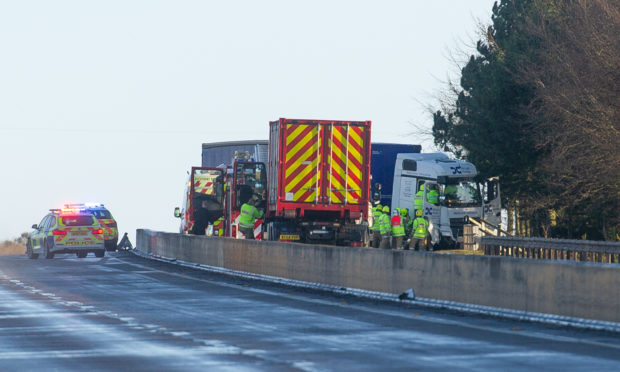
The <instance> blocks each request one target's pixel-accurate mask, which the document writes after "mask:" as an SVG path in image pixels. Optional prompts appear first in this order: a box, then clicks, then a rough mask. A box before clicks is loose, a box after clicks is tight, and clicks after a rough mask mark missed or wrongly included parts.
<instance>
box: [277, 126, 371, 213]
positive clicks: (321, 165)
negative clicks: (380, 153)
mask: <svg viewBox="0 0 620 372" xmlns="http://www.w3.org/2000/svg"><path fill="white" fill-rule="evenodd" d="M282 130H283V131H284V133H283V142H284V146H283V148H284V151H283V154H282V155H283V158H284V172H285V173H284V176H283V180H282V181H283V182H282V187H283V190H284V200H285V201H287V202H296V203H315V204H363V203H365V201H366V199H367V193H368V191H367V190H365V188H367V177H368V174H367V173H368V169H366V168H367V166H366V167H365V165H364V164H367V163H368V161H366V160H365V158H366V157H368V156H369V155H368V154H367V150H365V149H367V148H368V147H369V144H368V143H366V142H367V141H369V138H370V136H369V133H368V131H369V130H370V129H369V127H367V126H364V125H363V124H362V123H360V124H356V123H329V122H301V123H300V122H297V123H286V124H284V125H283V128H282ZM365 181H366V182H365Z"/></svg>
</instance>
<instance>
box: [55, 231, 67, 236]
mask: <svg viewBox="0 0 620 372" xmlns="http://www.w3.org/2000/svg"><path fill="white" fill-rule="evenodd" d="M52 234H54V235H67V232H66V231H63V230H52Z"/></svg>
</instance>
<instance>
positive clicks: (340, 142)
mask: <svg viewBox="0 0 620 372" xmlns="http://www.w3.org/2000/svg"><path fill="white" fill-rule="evenodd" d="M330 129H331V134H330V137H329V138H330V143H329V145H330V146H329V147H330V154H331V156H330V170H329V186H328V187H329V200H330V202H331V203H333V204H345V203H346V204H358V203H360V199H361V197H362V184H363V182H362V179H363V175H362V169H363V168H362V163H363V151H362V146H363V128H361V127H359V126H355V125H334V126H331V128H330Z"/></svg>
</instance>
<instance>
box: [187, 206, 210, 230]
mask: <svg viewBox="0 0 620 372" xmlns="http://www.w3.org/2000/svg"><path fill="white" fill-rule="evenodd" d="M208 208H209V202H208V201H206V200H203V201H202V203H201V204H200V207H199V208H196V211H195V212H194V226H192V230H191V233H192V234H194V235H205V234H206V229H207V227H208V226H209V216H210V214H209V210H208Z"/></svg>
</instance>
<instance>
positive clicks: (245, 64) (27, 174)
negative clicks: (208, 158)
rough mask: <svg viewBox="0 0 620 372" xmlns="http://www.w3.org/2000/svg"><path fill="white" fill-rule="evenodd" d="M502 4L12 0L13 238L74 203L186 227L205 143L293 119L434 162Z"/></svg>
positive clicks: (3, 43) (4, 14)
mask: <svg viewBox="0 0 620 372" xmlns="http://www.w3.org/2000/svg"><path fill="white" fill-rule="evenodd" d="M494 1H495V0H467V1H463V0H435V1H422V0H417V1H415V0H402V1H397V0H386V1H361V0H357V1H349V0H341V1H334V0H332V1H324V0H313V1H290V0H288V1H285V0H283V1H272V0H261V1H251V0H244V1H242V0H236V1H208V0H203V1H188V0H175V1H172V0H159V1H157V0H144V1H138V0H132V1H129V0H123V1H116V0H106V1H79V0H75V1H66V0H55V1H36V0H29V1H10V0H0V171H1V178H0V180H1V183H0V190H1V192H0V210H1V213H0V241H3V240H5V239H13V238H15V237H18V236H19V235H20V234H21V233H22V232H28V231H31V228H30V226H31V225H32V224H35V223H38V222H40V220H41V219H42V218H43V216H45V214H46V213H47V212H48V209H50V208H58V207H60V206H62V204H64V203H69V202H74V203H75V202H100V203H104V204H105V205H106V207H107V208H108V209H109V210H110V211H111V212H112V214H113V215H114V217H115V218H116V220H117V222H118V225H119V230H120V234H121V235H122V234H123V233H124V232H128V233H129V237H130V239H131V240H132V241H134V242H135V240H134V239H135V230H136V229H138V228H147V229H152V230H158V231H170V232H176V231H178V226H179V220H178V219H176V218H174V217H173V210H174V207H175V206H180V205H181V200H182V197H183V191H184V190H183V189H184V184H185V181H186V176H187V172H188V170H189V168H190V167H191V166H199V165H200V162H201V157H200V154H201V144H202V143H208V142H217V141H233V140H252V139H267V138H268V122H269V121H270V120H275V119H277V118H281V117H284V118H298V119H330V120H331V119H333V120H371V121H372V141H373V142H396V143H414V144H421V145H422V148H423V152H433V151H435V149H434V148H433V146H432V140H431V139H430V138H429V137H428V136H423V135H422V133H421V129H425V130H430V128H431V127H432V118H431V115H430V113H429V111H428V107H432V106H437V97H438V95H439V93H440V92H441V91H442V90H444V89H445V88H446V81H447V80H448V77H449V76H451V77H452V78H454V77H457V78H458V67H457V64H455V61H454V59H456V60H457V62H460V63H461V64H464V62H465V58H466V57H467V54H468V53H469V54H471V53H473V52H474V50H473V45H475V40H477V38H478V36H477V35H478V34H477V32H478V29H479V24H480V22H482V23H483V24H489V23H490V16H491V9H492V7H493V3H494ZM459 56H460V57H459Z"/></svg>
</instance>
